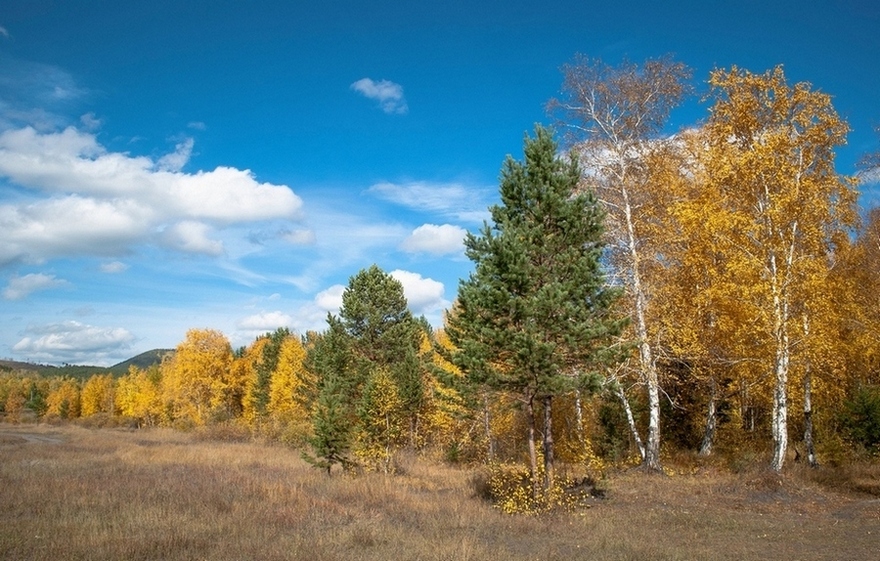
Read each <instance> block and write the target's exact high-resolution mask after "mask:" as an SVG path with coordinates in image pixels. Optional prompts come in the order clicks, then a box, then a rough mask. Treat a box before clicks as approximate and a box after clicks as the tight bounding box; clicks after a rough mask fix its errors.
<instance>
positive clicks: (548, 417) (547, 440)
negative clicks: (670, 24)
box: [543, 395, 555, 491]
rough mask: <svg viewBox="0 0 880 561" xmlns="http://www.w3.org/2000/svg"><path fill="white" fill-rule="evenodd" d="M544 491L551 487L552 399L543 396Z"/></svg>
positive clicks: (552, 474)
mask: <svg viewBox="0 0 880 561" xmlns="http://www.w3.org/2000/svg"><path fill="white" fill-rule="evenodd" d="M543 401H544V491H547V490H549V489H550V488H551V487H553V478H554V475H555V474H554V472H553V461H554V458H553V413H552V409H551V407H552V405H553V397H552V396H549V395H547V396H544V399H543Z"/></svg>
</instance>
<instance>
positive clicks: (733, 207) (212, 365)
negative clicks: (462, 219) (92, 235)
mask: <svg viewBox="0 0 880 561" xmlns="http://www.w3.org/2000/svg"><path fill="white" fill-rule="evenodd" d="M563 74H564V82H563V86H562V91H561V94H560V96H559V97H558V98H556V99H553V100H551V101H550V102H549V103H548V112H549V113H550V114H551V115H552V117H553V118H554V119H555V127H556V129H555V130H556V131H557V132H558V133H559V144H557V140H556V139H555V137H554V133H553V131H551V130H548V129H545V128H543V127H537V128H536V131H535V134H534V136H532V137H527V138H526V141H525V150H524V158H523V160H522V161H516V160H513V159H511V158H509V159H508V160H507V161H506V162H505V164H504V167H503V168H502V173H501V182H500V195H501V196H500V199H501V202H500V204H498V205H496V206H494V207H492V208H491V209H490V211H491V214H492V220H491V223H487V224H486V225H485V226H484V228H483V229H482V230H481V231H479V232H477V233H470V234H468V236H467V238H466V240H465V247H466V253H467V255H468V257H469V258H470V259H471V260H473V261H474V263H475V269H474V272H473V273H472V274H471V276H470V277H469V278H468V279H464V280H462V281H461V284H460V286H459V292H458V298H457V299H456V303H455V304H454V305H453V308H452V309H451V310H449V311H448V312H447V315H446V320H445V325H444V327H443V328H440V329H436V330H434V329H432V328H431V326H430V325H428V323H427V322H426V321H425V320H424V319H422V318H416V317H413V315H412V314H411V313H410V311H409V310H408V308H407V303H406V299H405V297H404V294H403V289H402V286H401V285H400V283H399V282H397V281H396V280H395V279H393V278H392V277H390V275H388V274H386V273H385V272H384V271H382V270H381V269H380V268H379V267H377V266H372V267H370V268H367V269H364V270H362V271H359V272H358V273H357V274H355V275H354V276H352V277H351V279H350V281H349V285H348V287H347V288H346V290H345V292H344V294H343V305H342V308H341V309H340V311H339V313H338V314H336V315H329V316H328V320H327V322H328V323H327V329H326V330H325V331H323V332H311V333H307V334H305V335H302V336H300V335H297V334H294V333H291V332H290V331H288V330H287V329H279V330H277V331H275V332H273V333H268V334H266V335H264V336H261V337H259V338H257V339H256V340H255V341H254V342H253V343H252V344H250V345H249V346H247V347H244V348H241V349H238V350H234V349H232V347H231V345H230V343H229V341H228V340H227V339H226V338H225V336H224V335H223V334H221V333H219V332H217V331H213V330H210V329H195V330H191V331H190V332H189V333H187V336H186V339H185V340H184V341H183V342H182V343H180V345H179V346H178V347H177V350H176V352H175V353H174V354H173V355H169V357H168V358H167V360H165V361H163V362H162V364H161V365H158V366H155V367H152V368H149V369H146V370H143V369H138V368H134V367H133V368H132V369H131V370H130V371H129V373H128V374H126V375H125V376H122V377H118V378H114V377H113V376H110V375H96V376H93V377H91V378H89V379H88V380H86V381H84V382H78V381H76V380H73V379H62V378H51V379H47V378H42V377H29V376H27V375H15V374H4V375H2V377H0V407H2V408H3V413H4V417H5V419H6V420H7V421H15V420H18V419H22V418H24V417H26V416H27V415H28V414H30V415H34V414H36V415H39V416H42V417H46V418H48V417H57V418H77V417H89V416H93V415H96V414H100V415H104V416H108V417H116V418H125V419H130V420H131V421H132V422H135V423H137V424H138V425H139V426H157V425H168V426H177V427H182V428H189V427H198V426H206V425H217V424H222V425H234V426H237V427H242V428H245V429H247V430H248V431H250V432H251V433H253V434H258V435H263V436H267V437H271V438H273V439H277V440H281V441H284V442H288V443H291V444H294V445H297V446H300V447H301V448H302V449H303V450H304V454H305V456H306V457H307V459H309V461H311V462H312V463H314V464H315V465H316V466H318V467H321V468H322V469H327V470H328V472H329V471H330V470H331V469H332V468H333V466H334V465H337V464H338V465H341V466H342V467H344V468H353V467H355V466H364V467H370V468H374V469H380V470H384V471H392V470H393V469H394V456H395V453H396V451H398V450H400V449H402V448H409V449H414V450H425V451H432V452H435V453H437V454H438V455H442V457H444V458H446V459H447V460H451V461H468V462H503V461H512V462H519V463H524V464H527V465H528V472H529V476H530V484H531V485H532V490H533V493H534V494H535V495H537V494H539V493H540V492H541V490H542V489H543V490H545V491H546V490H547V489H549V488H551V487H552V486H553V473H554V465H555V464H557V463H558V464H561V465H567V466H586V467H587V468H596V467H598V466H602V465H607V464H608V463H615V462H637V463H641V464H642V465H643V466H645V468H647V469H649V470H661V469H662V460H663V457H664V455H665V454H668V453H672V452H674V451H677V450H689V451H693V452H694V453H698V454H701V455H707V456H708V455H712V454H723V455H727V456H729V457H733V456H737V455H746V454H750V453H754V452H758V453H761V454H766V457H767V459H768V461H769V464H770V467H771V468H772V469H773V470H775V471H781V470H782V469H783V466H784V465H785V462H786V459H787V458H792V457H796V458H797V459H802V460H803V461H805V462H809V463H810V464H812V465H816V464H818V463H819V462H820V461H828V462H839V461H846V459H847V458H851V457H853V455H855V454H860V453H868V454H872V453H876V452H877V451H878V447H880V353H878V351H880V306H878V300H877V294H878V291H880V210H878V209H871V210H864V209H859V207H858V203H857V197H858V191H857V186H858V181H857V178H856V177H855V176H854V175H853V176H847V175H843V174H840V173H838V171H837V170H836V168H835V150H836V148H837V147H839V146H842V145H843V144H844V143H845V142H846V135H847V132H848V125H847V124H846V122H845V121H844V120H843V119H842V118H841V117H840V116H839V115H838V114H837V113H836V111H835V110H834V108H833V106H832V103H831V96H830V95H828V94H826V93H823V92H821V91H817V90H815V89H813V88H812V86H811V85H810V84H807V83H796V84H790V83H789V82H788V81H787V79H786V77H785V74H784V72H783V69H782V68H781V67H777V68H774V69H771V70H769V71H767V72H764V73H760V74H755V73H752V72H749V71H747V70H744V69H740V68H737V67H733V68H730V69H719V70H715V71H713V72H712V73H711V75H710V77H709V79H708V94H707V95H706V98H705V99H706V102H707V103H708V104H709V109H708V113H707V116H706V117H705V118H704V120H703V121H702V122H701V123H700V124H699V125H698V126H695V127H692V128H689V129H687V130H683V131H680V132H678V133H676V134H670V133H669V131H668V130H667V128H668V125H669V123H668V120H669V115H670V112H671V111H673V110H674V109H675V108H676V107H678V106H679V105H681V104H682V103H683V102H684V101H685V100H686V99H687V98H688V96H690V95H692V92H693V88H692V86H691V85H690V83H691V73H690V70H689V69H687V68H686V67H685V66H684V65H682V64H680V63H678V62H676V61H674V60H672V59H671V58H661V59H658V60H650V61H647V62H645V63H644V64H641V65H637V64H630V63H624V64H622V65H619V66H614V67H612V66H608V65H605V64H603V63H602V62H600V61H597V60H592V59H588V58H585V57H577V58H575V59H574V60H573V62H572V63H570V64H568V65H566V66H565V67H564V68H563ZM865 161H866V162H867V164H866V165H875V164H876V158H874V159H873V160H872V159H871V158H870V157H869V158H867V159H866V160H865ZM28 412H30V413H28ZM539 444H540V445H539Z"/></svg>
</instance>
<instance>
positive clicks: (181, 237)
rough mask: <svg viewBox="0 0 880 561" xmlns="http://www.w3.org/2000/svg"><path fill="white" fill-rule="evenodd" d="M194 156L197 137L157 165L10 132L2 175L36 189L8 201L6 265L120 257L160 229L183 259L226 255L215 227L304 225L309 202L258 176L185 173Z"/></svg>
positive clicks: (64, 140)
mask: <svg viewBox="0 0 880 561" xmlns="http://www.w3.org/2000/svg"><path fill="white" fill-rule="evenodd" d="M192 150H193V141H192V139H184V140H182V141H181V142H179V143H178V144H177V146H176V147H175V150H174V151H173V152H171V153H170V154H167V155H165V156H163V157H161V158H159V159H158V160H156V161H153V160H152V159H150V158H147V157H143V156H132V155H129V154H127V153H120V152H109V151H107V150H106V149H105V148H104V147H103V146H102V145H101V144H99V143H98V141H97V139H96V137H95V136H94V135H93V134H90V133H85V132H81V131H79V130H77V129H75V128H73V127H69V128H67V129H65V130H63V131H61V132H50V133H40V132H38V131H37V130H35V129H33V128H31V127H24V128H21V129H13V130H7V131H5V132H3V133H2V134H0V177H7V178H9V180H11V181H12V182H13V183H14V184H17V185H19V186H21V187H25V188H27V189H29V190H30V198H29V199H24V200H21V199H16V200H15V201H14V202H9V203H5V204H4V202H3V198H2V195H0V231H3V232H4V235H3V239H2V240H0V265H2V264H4V263H9V262H12V261H16V260H20V261H27V262H42V261H44V260H46V259H49V258H53V257H59V256H70V255H106V256H111V255H119V254H122V253H125V252H126V251H128V250H130V249H132V247H133V246H135V245H137V244H143V243H151V242H152V237H153V235H154V233H155V232H157V231H166V232H168V233H171V234H174V235H175V236H176V238H175V240H176V241H175V243H173V244H172V247H175V248H177V249H178V250H180V251H192V252H197V253H206V254H210V255H219V254H220V253H221V252H222V245H221V244H220V242H218V241H216V240H212V239H208V238H207V237H206V232H207V231H208V226H207V225H210V226H213V227H215V228H220V229H222V228H226V227H228V226H234V225H238V224H248V223H259V222H264V221H270V220H278V219H281V220H288V221H291V220H292V221H296V220H299V219H301V218H302V200H301V199H300V198H299V197H298V196H297V195H296V194H294V192H293V191H292V190H291V189H290V188H289V187H287V186H285V185H273V184H269V183H259V182H257V181H256V180H255V178H254V176H253V174H252V173H251V172H250V171H249V170H239V169H236V168H231V167H224V166H220V167H217V168H216V169H214V170H213V171H197V172H195V173H184V172H182V171H180V170H181V169H182V168H183V166H184V165H186V163H187V162H188V161H189V158H190V156H191V154H192ZM165 241H166V242H167V241H168V240H167V239H166V240H165Z"/></svg>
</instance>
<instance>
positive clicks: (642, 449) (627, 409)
mask: <svg viewBox="0 0 880 561" xmlns="http://www.w3.org/2000/svg"><path fill="white" fill-rule="evenodd" d="M617 397H619V398H620V402H621V403H622V404H623V410H624V412H625V413H626V422H627V424H628V425H629V431H630V433H632V436H633V440H635V441H636V447H637V448H638V449H639V456H641V458H642V461H644V460H645V445H644V444H642V439H641V438H640V437H639V429H638V427H636V420H635V418H633V414H632V408H630V406H629V401H628V400H627V399H626V394H625V393H623V386H621V385H620V384H617Z"/></svg>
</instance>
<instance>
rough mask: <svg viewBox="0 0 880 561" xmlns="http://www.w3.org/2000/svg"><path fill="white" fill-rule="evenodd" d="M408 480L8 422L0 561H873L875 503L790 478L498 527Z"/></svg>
mask: <svg viewBox="0 0 880 561" xmlns="http://www.w3.org/2000/svg"><path fill="white" fill-rule="evenodd" d="M403 468H404V469H403V470H402V471H403V474H402V475H396V476H392V477H384V476H382V475H378V474H367V475H363V476H359V477H346V476H342V475H334V476H333V477H330V478H327V477H326V476H325V475H324V473H323V472H320V471H318V470H314V469H311V468H310V467H309V466H308V465H307V464H305V463H304V462H302V461H301V460H300V458H299V455H298V453H297V452H295V451H292V450H289V449H286V448H282V447H275V446H264V445H259V444H253V443H243V442H213V441H206V440H204V439H200V438H194V436H193V435H188V434H181V433H175V432H170V431H165V430H151V431H131V430H122V429H100V430H93V429H86V428H83V427H72V426H64V427H46V426H35V425H29V426H28V425H25V426H11V425H0V559H4V560H17V559H40V560H42V559H89V560H91V559H95V560H101V559H131V560H137V559H168V560H176V559H221V560H223V559H230V560H231V559H267V560H273V559H309V560H318V561H320V560H337V559H338V560H344V559H358V560H368V561H369V560H374V559H375V560H379V559H381V560H383V561H384V560H388V559H394V560H408V559H412V560H416V559H419V560H421V559H425V560H443V559H449V560H482V559H505V560H519V559H541V560H551V559H560V560H562V559H566V560H568V559H591V560H600V561H601V560H636V559H658V560H678V559H722V560H723V559H731V560H733V559H737V560H740V559H767V558H774V557H775V558H777V559H871V558H875V557H876V555H877V551H878V548H880V502H878V500H877V499H876V497H872V496H870V495H864V494H856V491H858V489H854V490H848V491H847V493H848V494H842V493H838V492H834V491H831V490H829V486H832V487H840V486H842V487H843V488H846V486H847V485H848V484H842V483H841V480H840V478H839V477H836V476H835V477H829V478H827V480H825V481H823V480H822V478H821V477H819V476H818V475H817V474H818V473H819V472H812V471H806V470H800V469H798V468H796V469H793V470H792V471H791V472H790V473H787V474H786V476H785V478H784V479H779V478H777V477H774V476H771V475H767V474H765V473H763V472H760V471H752V472H749V473H745V474H739V475H731V474H730V473H729V472H727V471H724V470H720V469H716V468H712V467H711V466H698V467H696V468H694V467H693V466H688V469H687V471H688V475H672V476H648V475H645V474H642V473H638V472H626V473H620V474H616V475H614V476H613V477H612V478H611V479H610V480H609V481H608V482H606V486H607V487H608V489H609V491H608V498H607V499H606V500H602V501H596V503H595V504H593V506H592V507H591V508H589V509H584V510H580V511H577V512H574V513H557V514H553V515H547V516H542V517H528V516H507V515H503V514H501V513H499V512H497V511H496V510H495V509H493V508H492V507H491V506H489V505H487V504H486V503H485V502H483V501H482V500H480V499H478V498H476V497H475V496H474V492H473V489H472V485H471V484H470V482H471V480H472V478H473V473H472V472H470V471H467V470H459V469H454V468H449V467H444V466H438V465H435V464H431V463H428V462H422V461H420V460H419V459H417V458H404V459H403ZM856 471H857V473H855V474H854V475H852V476H844V477H843V479H842V480H843V481H860V482H861V483H859V485H862V486H865V485H868V487H870V484H873V485H876V482H877V478H878V474H880V469H877V468H876V466H874V467H870V466H869V467H863V468H859V470H856ZM692 472H695V473H692ZM871 482H873V483H871Z"/></svg>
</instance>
